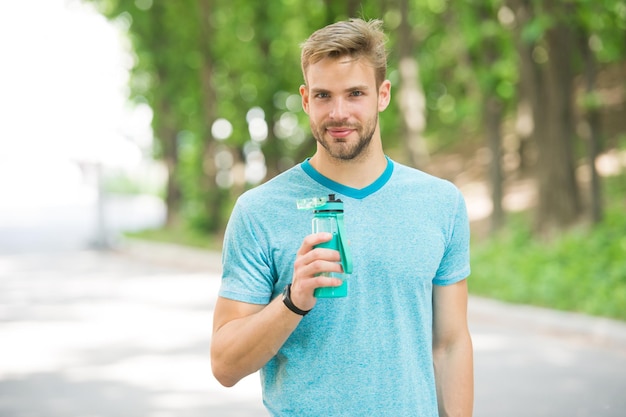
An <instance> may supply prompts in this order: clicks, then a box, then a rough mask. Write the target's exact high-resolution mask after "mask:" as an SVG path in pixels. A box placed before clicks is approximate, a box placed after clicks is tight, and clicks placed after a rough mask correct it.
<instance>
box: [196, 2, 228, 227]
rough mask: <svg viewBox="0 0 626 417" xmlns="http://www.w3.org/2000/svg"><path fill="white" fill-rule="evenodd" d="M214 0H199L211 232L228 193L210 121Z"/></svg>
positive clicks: (204, 184)
mask: <svg viewBox="0 0 626 417" xmlns="http://www.w3.org/2000/svg"><path fill="white" fill-rule="evenodd" d="M212 3H213V1H212V0H198V11H199V13H198V18H199V22H198V24H199V28H200V39H199V40H198V41H199V50H200V51H201V53H202V66H201V68H200V70H199V71H200V85H201V88H202V94H201V97H202V102H201V105H202V114H203V115H204V117H203V121H204V125H203V126H202V128H201V129H200V134H201V135H202V142H201V143H202V145H201V146H202V151H201V153H200V154H201V155H202V161H201V172H200V173H199V176H200V177H199V181H200V189H201V195H202V201H203V204H204V210H205V213H203V216H202V217H203V219H204V220H203V223H204V227H205V228H206V229H207V231H209V232H215V231H217V229H218V228H219V227H220V226H221V225H222V223H223V222H222V219H221V213H222V209H221V208H222V205H223V204H224V203H225V201H224V199H225V198H224V197H225V195H226V192H224V191H222V190H221V189H220V188H219V187H218V185H217V181H216V177H217V167H216V165H215V148H216V143H215V139H214V138H213V135H212V134H211V124H212V123H213V121H215V119H216V114H217V109H216V103H217V97H216V92H215V89H214V88H213V83H212V78H213V52H212V50H211V43H212V39H213V33H212V27H211V23H210V22H211V11H212V10H213V4H212Z"/></svg>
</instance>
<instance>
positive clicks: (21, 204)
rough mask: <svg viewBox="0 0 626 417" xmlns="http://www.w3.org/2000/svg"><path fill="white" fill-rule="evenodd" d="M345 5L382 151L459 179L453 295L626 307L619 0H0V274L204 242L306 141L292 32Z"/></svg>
mask: <svg viewBox="0 0 626 417" xmlns="http://www.w3.org/2000/svg"><path fill="white" fill-rule="evenodd" d="M303 11H304V12H303ZM351 16H361V17H364V18H366V19H369V18H381V19H382V20H383V21H384V26H385V29H386V32H387V33H388V35H389V42H388V46H389V48H388V49H389V72H388V77H389V79H390V80H391V81H392V85H393V89H392V93H393V97H394V99H393V103H392V105H391V106H390V108H389V109H388V110H387V111H385V112H384V113H383V114H382V115H381V127H382V131H383V140H384V142H385V147H386V151H387V153H388V155H389V156H390V157H392V158H393V159H395V160H397V161H399V162H401V163H405V164H408V165H411V166H414V167H417V168H419V169H422V170H424V171H427V172H430V173H432V174H435V175H438V176H440V177H443V178H446V179H449V180H450V181H453V182H454V183H455V184H456V185H457V186H458V187H459V188H460V189H461V191H462V192H463V194H464V195H465V197H466V200H467V203H468V210H469V213H470V218H471V222H472V225H471V226H472V238H473V242H472V245H473V247H472V268H473V274H472V279H471V282H470V292H471V293H472V295H473V296H479V297H488V298H490V299H493V300H498V301H506V302H510V303H515V304H522V305H534V306H539V307H542V308H549V309H555V310H561V311H567V312H574V313H582V314H585V315H586V316H589V317H595V318H608V319H611V320H616V321H618V322H623V321H624V320H626V215H625V214H626V38H625V34H626V4H625V3H624V2H623V1H620V0H594V1H588V0H549V1H544V2H534V1H529V0H487V1H450V0H386V1H351V0H345V1H329V0H317V1H306V2H305V1H303V0H277V1H272V2H248V1H244V0H229V1H228V2H226V1H222V0H179V1H176V2H165V1H153V0H82V1H81V0H22V1H19V2H10V1H1V2H0V51H1V53H2V57H3V59H2V62H3V65H2V66H1V67H0V256H1V257H2V258H0V273H1V275H0V278H2V280H3V282H4V284H3V285H4V288H5V289H9V290H10V289H12V288H13V289H15V286H18V287H19V286H20V285H25V284H24V281H23V280H22V279H27V278H25V277H28V276H29V275H28V272H27V271H28V267H27V265H33V264H39V265H40V266H41V268H44V267H45V268H47V267H48V266H49V265H53V264H54V262H56V261H54V259H61V258H55V257H54V256H57V255H54V254H55V253H57V254H58V256H60V257H63V256H68V255H67V254H72V255H69V256H75V255H74V254H75V253H77V252H76V251H77V250H78V251H81V250H85V249H97V250H99V249H103V250H106V251H103V253H111V252H114V253H117V251H123V250H127V249H128V248H129V247H130V246H132V247H133V248H135V247H138V246H140V245H141V244H143V243H146V244H148V243H151V244H155V245H156V244H157V243H158V244H162V245H176V247H184V248H189V249H190V250H191V251H194V250H199V251H201V252H202V253H208V252H215V251H218V250H219V248H220V245H221V236H222V233H223V230H224V227H225V225H226V222H227V219H228V216H229V213H230V210H231V208H232V206H233V204H234V201H235V199H236V198H237V196H239V195H240V194H241V193H242V192H244V191H245V190H246V189H249V188H251V187H254V186H256V185H258V184H260V183H261V182H263V181H266V180H268V179H269V178H271V177H272V176H275V175H277V174H278V173H280V172H282V171H284V170H286V169H288V168H290V167H291V166H293V165H294V164H297V163H299V162H300V161H302V160H303V159H304V158H306V157H307V156H310V155H311V154H312V153H313V151H314V147H315V143H314V142H315V141H314V140H313V139H312V138H311V137H310V133H309V130H308V121H307V118H306V115H305V114H304V113H303V112H302V110H301V106H300V97H299V95H298V87H299V85H300V84H301V83H302V75H301V71H300V67H299V62H300V61H299V44H300V43H301V42H302V41H303V40H304V39H306V37H307V36H308V35H309V34H310V33H311V32H312V31H314V30H315V29H317V28H319V27H321V26H323V25H325V24H328V23H331V22H334V21H336V20H339V19H345V18H348V17H351ZM131 242H134V244H133V245H131ZM151 247H154V246H151ZM171 247H173V246H170V248H171ZM111 250H112V251H111ZM147 252H148V256H147V258H144V259H148V260H149V261H151V262H154V261H158V260H163V258H165V257H166V256H165V255H157V254H156V253H157V252H154V249H148V250H147ZM81 253H82V252H81ZM196 253H197V252H196ZM50 254H52V255H50ZM177 254H178V252H176V254H175V255H174V258H175V257H177V256H178V255H177ZM35 255H37V256H44V258H30V256H35ZM48 256H49V257H48ZM151 256H152V258H151ZM155 257H156V258H159V257H160V259H155ZM107 259H108V258H107ZM181 259H183V258H180V259H179V262H178V264H181V263H184V262H183V261H181ZM16 260H19V261H20V262H21V263H20V262H17V261H16ZM92 261H93V259H92V258H89V257H88V258H87V260H85V263H86V264H89V262H92ZM107 262H114V261H113V260H107ZM61 264H63V263H61ZM11 265H22V266H23V269H20V268H22V267H17V266H15V267H12V266H11ZM63 265H65V264H63ZM97 265H100V264H97ZM178 266H180V265H178ZM99 267H100V266H98V267H96V268H99ZM131 269H132V268H131ZM122 270H126V269H125V267H123V266H120V267H119V270H118V269H114V270H113V272H111V274H113V276H119V277H121V276H124V274H123V273H122V272H120V271H122ZM19 271H22V272H19ZM80 271H81V270H79V271H75V272H74V273H75V274H76V279H77V280H78V279H79V276H80V274H81V273H82V272H80ZM57 273H58V274H59V275H63V273H61V270H60V269H59V270H57ZM21 274H23V275H21ZM141 275H142V276H143V273H142V274H141ZM69 276H73V275H72V273H70V275H69ZM17 277H22V278H20V279H19V280H18V278H17ZM194 277H195V275H194ZM188 278H189V277H188ZM214 278H215V279H217V278H216V277H214ZM192 281H193V279H192ZM193 282H196V281H193ZM212 282H213V281H212ZM207 285H208V284H207ZM211 285H213V287H211V288H214V284H211ZM191 287H193V288H195V287H194V286H193V285H192V286H191ZM204 289H205V290H206V288H204ZM207 291H208V290H207ZM5 294H12V293H10V292H6V293H5ZM7 297H8V296H7ZM25 297H26V298H24V299H23V300H22V302H23V303H26V304H28V303H30V302H32V301H33V300H32V299H31V298H29V297H27V296H25ZM163 297H164V298H167V297H165V295H163ZM192 298H193V297H192ZM7 300H8V301H7ZM5 301H7V303H8V302H9V301H10V299H9V298H7V299H6V300H5ZM196 301H197V300H196ZM11 302H15V300H13V301H11ZM29 305H30V304H29ZM11 306H13V307H11ZM2 311H3V312H4V313H3V314H4V315H5V317H12V315H14V314H17V313H16V311H18V310H15V306H14V305H13V304H10V303H9V304H5V307H4V310H2ZM208 328H209V327H207V329H208ZM204 330H206V329H204ZM206 337H207V338H208V334H207V335H206ZM200 339H202V337H200ZM205 342H207V340H205ZM16 346H17V345H16ZM17 349H18V350H19V348H17ZM204 354H206V352H204ZM2 372H3V371H2V369H1V367H0V377H2V375H3V373H2ZM4 375H5V377H6V375H10V373H5V374H4ZM255 398H256V397H255ZM16 415H19V414H16ZM233 415H235V414H233ZM535 415H539V414H535Z"/></svg>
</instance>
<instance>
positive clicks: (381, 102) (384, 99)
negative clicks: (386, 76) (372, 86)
mask: <svg viewBox="0 0 626 417" xmlns="http://www.w3.org/2000/svg"><path fill="white" fill-rule="evenodd" d="M390 101H391V81H389V80H385V81H383V82H382V83H381V84H380V87H379V88H378V111H379V112H381V111H383V110H385V109H386V108H387V106H389V102H390Z"/></svg>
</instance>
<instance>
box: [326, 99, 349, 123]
mask: <svg viewBox="0 0 626 417" xmlns="http://www.w3.org/2000/svg"><path fill="white" fill-rule="evenodd" d="M329 116H330V118H331V119H333V120H345V119H347V118H348V106H347V103H346V102H345V101H344V100H343V98H336V99H335V100H333V105H332V108H331V109H330V114H329Z"/></svg>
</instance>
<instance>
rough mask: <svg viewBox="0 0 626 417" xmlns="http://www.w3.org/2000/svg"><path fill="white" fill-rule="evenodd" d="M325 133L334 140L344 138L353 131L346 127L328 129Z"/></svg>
mask: <svg viewBox="0 0 626 417" xmlns="http://www.w3.org/2000/svg"><path fill="white" fill-rule="evenodd" d="M326 131H327V132H328V134H330V135H331V136H332V137H334V138H345V137H347V136H348V135H350V133H352V132H354V129H352V128H348V127H329V128H327V129H326Z"/></svg>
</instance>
